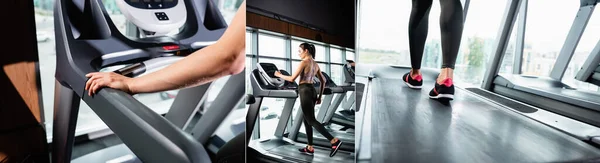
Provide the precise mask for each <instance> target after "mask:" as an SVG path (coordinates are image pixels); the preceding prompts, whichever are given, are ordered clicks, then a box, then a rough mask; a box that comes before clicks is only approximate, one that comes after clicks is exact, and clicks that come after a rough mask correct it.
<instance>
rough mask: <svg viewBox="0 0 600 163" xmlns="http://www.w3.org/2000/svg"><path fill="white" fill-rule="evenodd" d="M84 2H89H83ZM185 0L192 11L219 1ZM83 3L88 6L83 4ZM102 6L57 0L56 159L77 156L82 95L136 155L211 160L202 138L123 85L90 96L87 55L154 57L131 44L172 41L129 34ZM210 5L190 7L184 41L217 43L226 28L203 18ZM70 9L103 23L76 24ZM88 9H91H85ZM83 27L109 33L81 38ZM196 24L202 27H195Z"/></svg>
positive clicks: (159, 159)
mask: <svg viewBox="0 0 600 163" xmlns="http://www.w3.org/2000/svg"><path fill="white" fill-rule="evenodd" d="M84 2H85V5H81V4H82V3H84ZM182 3H186V9H187V10H188V11H189V10H190V9H197V8H202V7H208V6H210V7H213V8H214V7H215V6H214V3H213V2H212V1H207V0H204V1H187V0H182ZM78 5H80V6H78ZM81 6H85V7H86V8H85V9H83V8H82V7H81ZM101 6H102V5H101V2H99V1H97V0H85V1H84V0H78V1H76V2H74V1H72V0H57V1H56V2H55V9H54V11H55V12H54V14H55V31H56V33H57V36H56V43H57V47H56V50H57V72H56V76H55V77H56V78H57V81H56V83H55V87H56V89H55V90H56V92H55V116H54V118H55V120H54V131H53V134H54V136H53V144H52V146H53V147H52V148H53V149H54V152H53V153H52V155H53V156H52V160H53V161H52V162H69V160H71V152H72V149H73V142H74V132H75V127H76V123H77V113H78V110H79V104H80V100H83V101H85V102H86V103H87V104H88V105H89V106H90V107H91V108H92V109H93V111H94V112H95V113H96V114H97V115H98V116H99V117H101V118H102V120H103V121H104V122H105V123H106V124H107V126H109V128H110V129H111V130H112V131H113V132H114V133H116V134H117V135H118V136H119V138H121V140H123V142H124V143H125V144H126V145H127V146H128V147H129V148H130V149H131V150H132V151H133V152H134V153H135V154H136V156H138V157H139V158H140V159H141V160H143V161H145V162H210V161H211V160H210V157H209V156H208V154H207V152H206V149H205V148H204V147H203V145H202V144H201V143H200V142H197V141H196V140H194V139H193V138H192V137H191V136H190V135H189V134H186V133H184V132H183V131H182V130H181V129H180V128H179V127H178V126H175V125H174V124H172V123H170V122H169V121H167V120H166V119H165V118H164V117H162V116H161V115H159V114H157V113H156V112H154V111H153V110H151V109H149V108H148V107H147V106H145V105H143V104H142V103H140V102H139V101H137V100H136V99H135V98H133V97H132V96H131V95H129V94H127V93H125V92H123V91H119V90H115V89H111V88H103V89H101V90H100V91H98V92H97V93H96V94H95V95H94V96H93V97H90V96H87V94H86V92H85V91H84V90H83V86H84V85H85V81H86V79H87V78H85V76H84V75H85V73H87V72H93V71H97V70H96V69H95V67H94V66H92V65H86V64H85V63H87V62H86V61H90V60H91V59H97V58H103V59H104V58H106V59H104V60H103V61H106V62H104V63H102V64H105V63H106V64H110V63H113V62H116V61H119V60H120V61H124V60H129V59H134V58H141V57H149V56H151V54H149V53H150V52H148V51H142V50H141V49H134V50H131V48H133V46H139V47H141V48H148V46H152V47H155V46H161V45H164V44H167V43H169V42H168V41H167V42H163V41H164V40H161V41H160V42H152V43H150V42H135V41H133V40H129V39H125V37H124V36H123V35H122V34H121V33H119V32H117V31H116V28H115V26H114V24H112V22H109V21H107V20H110V17H109V16H108V15H107V14H106V12H105V9H104V8H103V7H101ZM202 9H204V8H202ZM67 10H68V12H67ZM76 10H79V11H76ZM206 11H207V12H188V23H186V25H187V26H188V27H190V28H188V30H185V31H184V32H183V34H182V35H178V37H179V38H178V39H179V43H180V44H182V45H189V46H190V47H192V48H193V49H198V48H202V47H205V46H207V45H208V44H210V43H212V42H213V41H214V39H218V37H220V36H221V34H222V33H223V32H224V31H225V28H221V29H216V30H212V31H211V30H208V29H206V28H204V25H203V23H202V22H201V20H202V19H203V18H204V16H205V14H206V13H208V12H212V11H208V10H206ZM70 12H74V13H77V12H82V13H83V14H84V16H91V17H85V18H88V19H91V20H93V22H94V23H97V24H96V25H98V26H97V27H98V28H94V29H90V28H78V27H76V26H73V24H70V23H71V22H72V21H74V20H72V19H73V17H69V15H67V13H70ZM86 13H87V14H89V15H85V14H86ZM211 14H215V15H214V16H216V17H217V18H216V19H215V21H221V23H223V18H222V17H221V15H220V13H218V12H216V13H211ZM217 19H218V20H217ZM217 23H218V22H217ZM94 27H96V26H94ZM82 29H84V30H89V31H88V32H90V31H92V30H96V31H95V32H96V33H85V32H84V33H85V34H91V35H85V36H86V38H88V37H90V38H104V40H98V39H84V38H81V39H75V38H74V36H73V34H74V33H78V34H81V33H80V32H81V31H78V30H82ZM194 29H195V30H197V31H195V32H190V30H194ZM94 34H95V35H94ZM184 37H185V38H184ZM211 39H213V40H211ZM116 40H120V41H116ZM155 41H156V40H155ZM198 41H201V42H198ZM92 45H93V46H92ZM91 47H98V48H96V49H95V50H98V51H92V52H89V53H86V54H82V53H81V51H82V50H86V48H87V50H90V49H92V48H91ZM101 47H111V48H101ZM110 54H115V55H116V54H119V55H118V56H116V57H115V56H112V58H109V57H108V55H110ZM101 56H102V57H101ZM104 56H106V57H104ZM75 91H76V92H75ZM148 144H152V145H153V148H147V145H148Z"/></svg>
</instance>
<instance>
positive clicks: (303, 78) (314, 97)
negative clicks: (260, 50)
mask: <svg viewBox="0 0 600 163" xmlns="http://www.w3.org/2000/svg"><path fill="white" fill-rule="evenodd" d="M298 53H300V54H299V56H300V58H301V59H302V61H301V62H300V65H299V66H298V69H296V72H294V74H293V75H292V76H286V75H282V74H281V73H279V71H277V72H275V76H277V77H279V78H282V79H283V80H286V81H289V82H294V81H295V80H296V78H298V76H300V82H299V83H300V85H299V86H298V94H299V95H300V107H301V108H302V113H304V128H305V129H306V137H307V138H308V144H307V146H306V147H304V148H300V149H298V150H299V151H300V152H302V153H306V154H311V155H312V154H313V153H314V152H315V149H314V148H313V133H312V132H313V130H312V127H314V128H315V129H317V131H318V132H319V133H321V135H323V136H325V137H326V138H327V139H328V140H329V142H330V143H331V153H329V156H330V157H333V156H334V155H335V154H336V153H337V150H338V149H339V148H340V146H341V145H342V141H341V140H339V139H338V138H334V137H333V136H332V135H331V134H330V133H329V132H327V130H326V129H325V127H324V126H323V124H321V123H319V122H318V121H317V119H316V118H315V104H320V103H321V97H322V96H323V91H324V90H325V82H326V80H325V77H323V74H321V69H320V68H319V65H317V63H316V62H315V60H314V58H315V46H314V45H312V44H309V43H302V44H300V49H298ZM315 76H318V77H319V81H321V86H320V90H319V93H317V90H316V89H315V87H314V85H313V78H314V77H315ZM311 126H312V127H311Z"/></svg>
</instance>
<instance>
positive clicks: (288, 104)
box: [246, 63, 354, 162]
mask: <svg viewBox="0 0 600 163" xmlns="http://www.w3.org/2000/svg"><path fill="white" fill-rule="evenodd" d="M276 71H280V72H281V73H282V74H284V75H289V73H288V72H286V71H284V70H279V69H278V68H277V67H276V66H275V65H274V64H272V63H259V64H258V68H257V69H255V70H253V71H252V73H251V74H250V82H251V84H252V90H253V93H252V95H253V97H254V100H252V101H254V102H253V103H252V104H251V105H250V106H249V109H248V114H247V117H246V131H247V133H249V134H246V143H247V144H248V148H247V150H246V151H247V156H248V157H247V160H248V162H252V161H259V162H354V156H353V155H352V153H350V152H345V151H343V150H339V151H338V153H337V154H336V155H335V156H334V157H329V148H323V147H319V146H315V153H314V155H306V154H302V153H300V152H298V149H299V148H302V147H305V146H306V144H301V143H297V142H294V141H293V140H290V139H289V138H287V137H286V136H287V135H289V134H287V133H286V127H287V126H288V123H289V122H290V118H291V117H292V110H293V106H294V104H295V102H296V99H297V98H298V93H297V89H298V84H297V83H296V82H287V81H284V80H283V79H281V78H278V77H275V75H274V73H275V72H276ZM268 97H271V98H285V105H284V108H283V110H282V113H281V115H280V118H279V121H278V124H277V128H276V130H275V134H274V137H272V138H270V137H267V138H259V137H260V134H259V133H260V131H257V130H255V127H257V126H260V124H258V122H259V121H258V117H259V111H260V107H261V105H262V101H263V99H264V98H268ZM292 123H293V122H292ZM289 130H290V129H288V131H289ZM250 133H251V134H250ZM315 135H317V134H315Z"/></svg>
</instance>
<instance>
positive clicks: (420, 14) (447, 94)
mask: <svg viewBox="0 0 600 163" xmlns="http://www.w3.org/2000/svg"><path fill="white" fill-rule="evenodd" d="M432 2H433V0H413V1H412V11H411V13H410V20H409V23H408V39H409V44H410V63H411V67H412V69H411V70H410V72H409V73H406V74H404V76H402V80H403V81H404V83H406V85H408V87H410V88H414V89H421V86H422V85H423V77H422V75H421V71H420V69H421V59H422V58H423V49H424V46H425V40H426V39H427V31H428V23H429V10H430V9H431V4H432ZM440 6H441V8H442V10H441V15H440V28H441V35H442V69H441V72H440V74H439V75H438V78H437V80H436V82H435V85H434V87H433V89H432V90H431V91H430V92H429V97H430V98H432V99H443V100H452V99H453V98H454V84H453V81H452V79H453V78H454V75H453V70H454V65H455V63H456V57H457V55H458V48H459V47H460V41H461V37H462V32H463V8H462V4H461V2H460V0H440Z"/></svg>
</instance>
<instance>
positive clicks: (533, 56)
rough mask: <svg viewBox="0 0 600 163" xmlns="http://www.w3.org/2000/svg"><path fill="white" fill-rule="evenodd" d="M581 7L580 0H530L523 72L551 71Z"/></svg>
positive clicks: (541, 74) (530, 73)
mask: <svg viewBox="0 0 600 163" xmlns="http://www.w3.org/2000/svg"><path fill="white" fill-rule="evenodd" d="M578 9H579V2H578V1H561V0H529V4H528V9H527V27H526V29H525V48H524V49H523V51H524V52H523V67H522V72H523V74H525V75H535V76H549V75H550V72H551V71H552V68H553V66H554V63H555V61H556V58H557V57H558V54H559V53H560V49H561V48H562V46H563V44H564V43H565V39H566V38H567V34H568V33H569V29H570V28H571V25H572V24H573V20H574V18H575V15H576V14H577V11H578Z"/></svg>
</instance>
